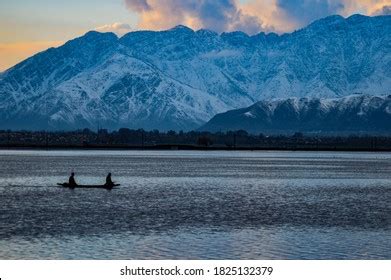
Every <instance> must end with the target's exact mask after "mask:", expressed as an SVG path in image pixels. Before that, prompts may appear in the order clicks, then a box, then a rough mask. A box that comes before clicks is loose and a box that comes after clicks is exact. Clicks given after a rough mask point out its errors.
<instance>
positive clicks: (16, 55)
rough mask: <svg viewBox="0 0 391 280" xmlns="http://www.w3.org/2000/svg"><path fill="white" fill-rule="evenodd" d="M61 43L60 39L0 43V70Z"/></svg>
mask: <svg viewBox="0 0 391 280" xmlns="http://www.w3.org/2000/svg"><path fill="white" fill-rule="evenodd" d="M63 43H64V42H62V41H40V42H17V43H0V71H4V70H6V69H8V68H10V67H12V66H14V65H15V64H17V63H19V62H21V61H22V60H24V59H26V57H30V56H32V55H34V54H36V53H38V52H40V51H43V50H46V49H48V48H51V47H58V46H60V45H62V44H63Z"/></svg>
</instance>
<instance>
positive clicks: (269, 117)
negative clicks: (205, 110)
mask: <svg viewBox="0 0 391 280" xmlns="http://www.w3.org/2000/svg"><path fill="white" fill-rule="evenodd" d="M241 129H242V130H246V131H248V132H251V133H265V132H266V133H291V132H299V131H300V132H316V133H358V132H363V133H388V134H391V95H389V96H371V95H352V96H348V97H344V98H339V99H319V98H289V99H277V100H272V101H261V102H258V103H256V104H254V105H252V106H250V107H248V108H244V109H239V110H233V111H228V112H226V113H223V114H218V115H217V116H215V117H214V118H212V119H211V120H210V121H209V122H208V123H207V124H206V125H204V126H202V127H201V128H200V130H202V131H211V132H217V131H222V132H225V131H236V130H241Z"/></svg>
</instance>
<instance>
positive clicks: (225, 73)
mask: <svg viewBox="0 0 391 280" xmlns="http://www.w3.org/2000/svg"><path fill="white" fill-rule="evenodd" d="M390 34H391V16H379V17H365V16H359V15H355V16H352V17H350V18H347V19H344V18H343V17H340V16H332V17H328V18H325V19H322V20H319V21H316V22H314V23H313V24H311V25H309V26H308V27H306V28H304V29H301V30H299V31H296V32H293V33H291V34H284V35H281V36H279V35H276V34H273V33H271V34H264V33H260V34H258V35H255V36H248V35H247V34H245V33H243V32H232V33H223V34H221V35H219V34H217V33H215V32H212V31H209V30H199V31H193V30H191V29H190V28H187V27H184V26H178V27H176V28H173V29H170V30H167V31H161V32H153V31H137V32H131V33H128V34H126V35H125V36H123V37H122V38H117V37H116V36H115V35H114V34H112V33H98V32H89V33H87V34H86V35H84V36H82V37H80V38H77V39H75V40H72V41H69V42H68V43H66V44H65V45H64V46H61V47H59V48H52V49H49V50H47V51H45V52H42V53H40V54H37V55H35V56H33V57H31V58H29V59H27V60H25V61H24V62H22V63H20V64H18V65H16V66H14V67H12V68H11V69H9V70H7V71H6V72H4V73H3V74H1V75H0V128H24V129H73V128H81V127H92V128H94V127H96V126H97V125H98V124H100V125H104V126H107V127H109V128H113V129H114V128H118V127H122V126H123V127H131V128H140V127H142V128H145V129H154V128H157V129H163V130H168V129H176V130H178V129H183V130H190V129H194V128H196V127H199V126H200V125H202V124H203V123H205V122H206V121H207V120H209V119H210V118H211V117H213V116H214V115H215V114H216V113H221V112H224V111H227V110H231V109H236V108H242V107H246V106H249V105H251V104H253V103H254V102H256V101H259V100H265V99H272V98H288V97H328V98H335V97H340V96H346V95H350V94H352V93H355V92H360V93H365V94H379V95H382V94H383V95H384V94H389V93H390V88H391V35H390Z"/></svg>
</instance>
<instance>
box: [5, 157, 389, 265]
mask: <svg viewBox="0 0 391 280" xmlns="http://www.w3.org/2000/svg"><path fill="white" fill-rule="evenodd" d="M390 159H391V154H387V153H314V152H181V151H175V152H168V151H165V152H162V151H159V152H156V151H153V152H151V151H129V152H128V151H126V152H124V151H117V152H112V151H89V152H84V151H83V152H75V151H55V152H54V151H53V152H52V151H0V258H2V259H9V258H11V259H91V258H94V259H389V258H391V253H390V250H389V248H391V181H390V175H389V174H390V171H391V161H390ZM71 171H75V172H76V176H77V180H78V181H79V182H80V183H86V184H87V183H88V184H99V183H102V182H104V178H105V175H106V173H107V172H109V171H111V172H113V180H115V181H118V182H120V183H121V184H122V186H121V187H120V188H118V189H114V190H112V191H106V190H99V189H95V190H85V189H80V190H79V189H76V190H68V189H62V188H59V187H56V183H58V182H62V181H64V180H66V179H67V177H68V176H69V173H70V172H71Z"/></svg>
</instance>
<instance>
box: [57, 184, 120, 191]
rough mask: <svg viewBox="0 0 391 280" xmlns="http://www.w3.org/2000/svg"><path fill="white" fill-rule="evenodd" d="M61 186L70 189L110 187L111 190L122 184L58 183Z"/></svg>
mask: <svg viewBox="0 0 391 280" xmlns="http://www.w3.org/2000/svg"><path fill="white" fill-rule="evenodd" d="M57 185H58V186H60V187H64V188H69V189H108V190H111V189H113V188H114V187H119V186H121V184H112V185H70V184H68V183H58V184H57Z"/></svg>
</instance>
